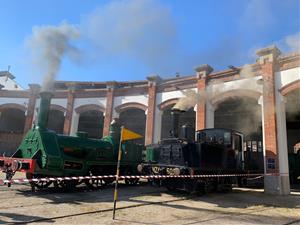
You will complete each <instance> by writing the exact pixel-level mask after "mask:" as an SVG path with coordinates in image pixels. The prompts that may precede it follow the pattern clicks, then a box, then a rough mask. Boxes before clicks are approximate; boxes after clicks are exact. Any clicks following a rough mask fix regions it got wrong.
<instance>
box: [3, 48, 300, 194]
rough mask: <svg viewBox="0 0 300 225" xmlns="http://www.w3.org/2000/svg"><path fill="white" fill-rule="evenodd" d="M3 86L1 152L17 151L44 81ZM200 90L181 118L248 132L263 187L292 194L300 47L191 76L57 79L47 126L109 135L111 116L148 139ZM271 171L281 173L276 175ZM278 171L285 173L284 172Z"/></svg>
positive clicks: (299, 119) (299, 116) (299, 126)
mask: <svg viewBox="0 0 300 225" xmlns="http://www.w3.org/2000/svg"><path fill="white" fill-rule="evenodd" d="M29 87H30V89H28V90H0V112H1V116H0V141H1V142H0V151H2V152H3V151H6V153H7V154H9V153H11V152H12V151H13V150H14V149H16V148H17V145H18V143H19V142H20V140H21V139H22V136H23V134H24V133H25V132H26V131H27V130H28V129H30V127H31V126H32V124H33V123H34V121H35V120H36V117H37V112H38V107H39V101H40V100H39V96H38V93H39V91H40V87H39V85H35V84H30V85H29ZM187 90H188V91H194V92H195V93H198V95H197V96H200V97H197V99H196V102H195V104H194V105H193V107H190V108H189V109H188V110H187V111H186V112H185V113H184V114H183V116H182V117H181V121H180V123H181V124H185V123H189V124H191V125H192V126H194V128H195V129H196V130H198V129H203V128H212V127H224V128H231V129H235V130H239V131H242V132H243V133H244V134H245V141H246V145H247V143H250V145H252V143H253V142H255V143H256V144H255V146H252V147H254V148H255V150H256V151H262V153H263V155H264V162H265V163H263V165H264V171H265V173H266V174H267V175H266V176H265V190H266V192H268V193H278V194H288V193H289V191H290V187H289V177H288V172H289V171H288V158H287V157H288V155H287V153H288V151H290V152H293V151H294V146H295V145H296V144H297V143H299V142H300V100H299V99H300V53H299V52H297V53H292V54H289V55H282V54H281V53H280V51H279V49H277V48H276V47H275V46H272V47H267V48H264V49H261V50H259V51H257V60H256V62H255V63H253V64H251V65H245V66H241V67H234V66H230V67H229V69H226V70H223V71H218V72H213V68H212V67H211V66H209V65H206V64H205V65H202V66H199V67H197V68H196V71H195V74H194V75H191V76H184V77H176V78H171V79H163V78H161V77H159V76H158V75H153V76H149V77H147V80H144V81H132V82H130V81H128V82H115V81H113V82H56V83H55V92H54V97H53V99H52V102H51V112H50V115H49V121H48V128H49V129H53V130H55V131H57V132H59V133H64V134H67V135H75V134H76V132H77V131H86V132H88V135H89V137H93V138H100V137H102V136H104V135H107V134H108V128H109V124H110V122H111V121H112V119H113V118H119V120H120V122H121V123H122V124H123V125H125V126H126V127H128V128H129V129H132V130H134V131H136V132H138V133H141V134H143V135H144V137H145V139H144V140H143V141H142V142H144V143H146V144H150V143H156V142H157V141H158V140H159V139H160V138H161V137H166V136H168V131H169V129H170V126H171V124H170V116H169V115H170V109H171V108H172V107H173V106H174V105H175V104H176V103H177V102H178V101H179V99H181V98H187V97H186V95H185V93H186V91H187ZM272 173H277V174H276V175H274V174H273V175H272ZM278 173H279V175H278Z"/></svg>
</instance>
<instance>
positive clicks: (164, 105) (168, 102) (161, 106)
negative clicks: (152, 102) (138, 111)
mask: <svg viewBox="0 0 300 225" xmlns="http://www.w3.org/2000/svg"><path fill="white" fill-rule="evenodd" d="M178 100H179V98H171V99H168V100H166V101H164V102H162V103H160V104H159V105H158V106H157V107H158V108H159V109H160V110H162V111H163V110H165V109H166V108H168V107H169V106H170V105H174V104H176V103H177V102H178Z"/></svg>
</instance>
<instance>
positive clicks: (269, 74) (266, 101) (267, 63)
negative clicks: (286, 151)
mask: <svg viewBox="0 0 300 225" xmlns="http://www.w3.org/2000/svg"><path fill="white" fill-rule="evenodd" d="M256 54H257V55H258V56H259V58H258V63H259V64H260V66H261V73H262V77H263V95H262V103H263V104H262V105H263V125H264V129H263V135H264V157H265V161H264V163H265V172H266V174H265V179H264V182H265V192H266V193H270V194H286V182H287V179H286V176H282V175H281V174H278V173H279V172H280V168H279V160H280V159H279V149H278V130H277V118H276V103H275V100H276V93H277V92H278V90H276V89H275V86H276V79H275V72H276V71H277V70H278V62H277V59H278V56H279V55H280V51H279V49H277V48H276V47H275V46H271V47H268V48H264V49H261V50H258V51H257V52H256ZM286 163H288V162H286Z"/></svg>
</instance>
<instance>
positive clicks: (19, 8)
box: [0, 0, 300, 88]
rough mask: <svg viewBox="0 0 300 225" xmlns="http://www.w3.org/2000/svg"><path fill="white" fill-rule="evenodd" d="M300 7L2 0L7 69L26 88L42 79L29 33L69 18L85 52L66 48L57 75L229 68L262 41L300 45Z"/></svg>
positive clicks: (270, 2) (202, 1) (254, 2)
mask: <svg viewBox="0 0 300 225" xmlns="http://www.w3.org/2000/svg"><path fill="white" fill-rule="evenodd" d="M299 14H300V1H299V0H284V1H283V0H153V1H151V0H119V1H118V0H113V1H108V0H101V1H95V0H93V1H92V0H43V1H41V0H26V1H20V0H0V70H7V68H8V65H10V66H11V69H10V72H11V73H13V74H14V75H15V76H16V80H17V82H18V83H19V84H21V85H22V86H23V87H24V88H27V84H28V83H41V82H42V81H41V80H42V76H43V75H44V74H42V73H44V72H45V71H43V69H41V68H37V67H39V66H41V65H42V64H43V63H42V64H40V65H38V66H37V65H36V64H33V63H32V61H34V60H33V59H32V57H39V56H37V55H34V54H32V52H34V51H37V49H33V48H38V51H39V50H40V49H39V48H40V46H39V45H30V46H29V45H28V40H31V41H32V34H33V27H36V28H35V29H36V30H39V29H41V28H43V27H44V28H45V27H46V28H47V27H48V26H52V28H55V27H56V26H58V27H59V26H61V24H62V23H65V24H68V25H70V26H74V27H75V28H76V30H78V31H79V32H80V37H79V38H77V39H74V40H70V45H72V47H74V49H75V48H76V49H77V50H78V51H77V50H76V52H77V53H78V54H77V56H76V57H73V56H72V54H68V53H66V54H65V55H63V56H62V61H61V66H60V69H59V72H58V74H57V77H56V79H58V80H75V81H110V80H116V81H124V80H144V79H145V78H146V76H148V75H149V74H159V75H160V76H162V77H172V76H175V74H176V73H180V75H182V76H184V75H192V74H194V70H193V69H194V67H195V66H197V65H200V64H206V63H208V64H210V65H211V66H212V67H213V68H214V69H215V71H217V70H223V69H226V68H227V66H228V65H235V66H240V65H243V64H246V63H253V62H254V60H255V54H254V53H255V50H256V49H257V48H261V47H265V46H268V45H271V44H274V43H275V44H277V45H278V46H279V47H280V49H281V50H282V51H283V52H291V51H294V50H297V48H299V27H300V24H299V23H300V22H299V21H300V16H299ZM32 55H34V56H32ZM39 60H40V61H43V60H46V59H44V58H43V57H39ZM43 66H44V65H43Z"/></svg>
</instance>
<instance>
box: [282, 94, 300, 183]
mask: <svg viewBox="0 0 300 225" xmlns="http://www.w3.org/2000/svg"><path fill="white" fill-rule="evenodd" d="M285 97H286V106H285V109H286V133H287V149H288V153H289V169H290V181H291V183H299V182H300V180H299V179H297V177H298V176H300V100H299V99H300V89H296V90H293V91H291V92H289V93H288V94H287V95H286V96H285Z"/></svg>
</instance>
